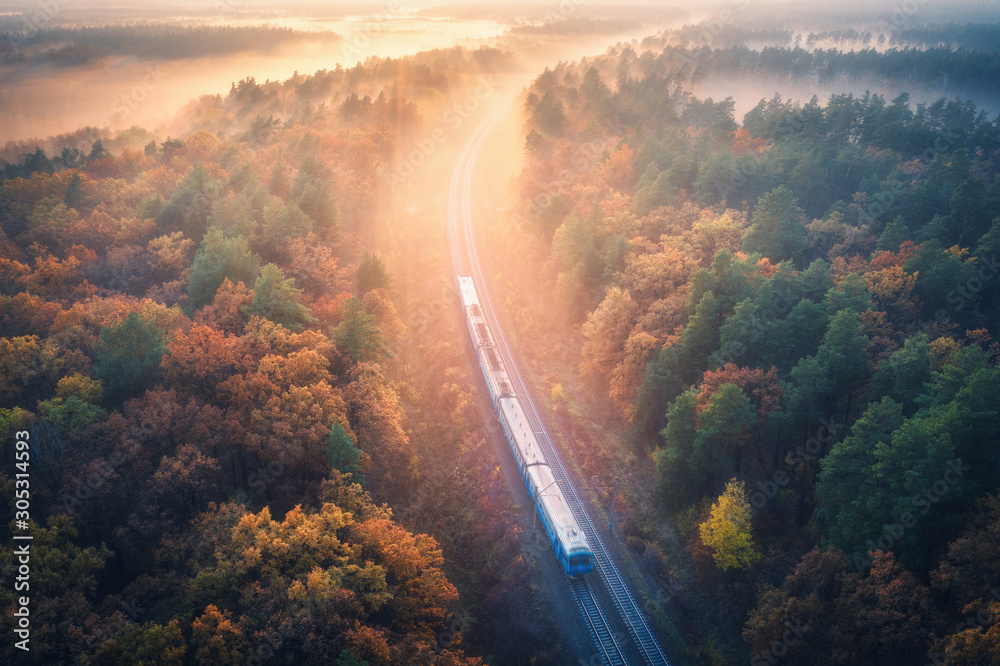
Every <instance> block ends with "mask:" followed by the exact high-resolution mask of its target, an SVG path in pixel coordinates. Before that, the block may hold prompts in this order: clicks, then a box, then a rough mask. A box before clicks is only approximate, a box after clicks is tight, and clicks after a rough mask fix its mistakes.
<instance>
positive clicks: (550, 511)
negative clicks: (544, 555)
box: [458, 276, 594, 576]
mask: <svg viewBox="0 0 1000 666" xmlns="http://www.w3.org/2000/svg"><path fill="white" fill-rule="evenodd" d="M458 288H459V293H460V296H461V299H462V306H463V307H464V308H465V320H466V323H467V324H468V326H469V334H470V335H471V336H472V344H473V346H474V347H475V349H476V356H477V357H478V359H479V367H480V368H482V370H483V375H484V376H485V377H486V384H487V386H489V389H490V397H491V398H492V400H493V407H494V408H495V409H496V412H497V417H498V418H499V419H500V423H501V424H502V425H503V429H504V433H505V434H506V435H507V441H508V443H510V448H511V450H512V451H513V452H514V459H515V460H517V466H518V468H519V469H520V470H521V478H522V479H523V480H524V484H525V486H527V488H528V493H529V494H530V495H531V498H532V499H533V500H534V501H535V506H536V507H537V508H538V515H539V517H541V519H542V524H543V525H544V526H545V531H546V533H547V534H548V535H549V540H550V541H551V542H552V547H553V548H554V549H555V551H556V557H557V558H559V562H560V564H562V567H563V570H564V571H565V572H566V573H567V574H569V575H571V576H576V575H579V574H585V573H589V572H591V571H593V569H594V553H593V551H591V549H590V545H589V544H588V543H587V537H586V536H585V535H584V533H583V530H582V529H580V524H579V523H578V522H577V520H576V517H575V516H574V515H573V511H572V509H571V508H570V506H569V503H568V502H567V501H566V497H565V495H563V492H562V489H561V488H560V487H559V484H558V483H556V478H555V475H554V474H553V473H552V468H551V467H550V466H549V463H548V461H547V460H546V459H545V454H544V453H543V452H542V448H541V446H540V445H539V443H538V438H537V437H536V436H535V431H534V428H532V427H531V425H530V423H529V421H528V417H527V415H526V414H525V411H524V408H523V406H522V405H521V401H520V400H519V399H518V397H517V394H516V392H515V391H514V387H513V384H512V383H511V381H510V375H509V374H508V373H507V368H506V367H505V365H504V362H503V358H502V357H501V356H500V353H499V350H498V349H497V347H496V344H495V342H494V339H493V334H492V332H491V331H490V327H489V324H488V323H487V321H486V317H485V315H484V314H483V310H482V306H481V304H480V302H479V295H478V294H477V292H476V286H475V284H474V283H473V282H472V278H471V277H465V276H460V277H459V278H458Z"/></svg>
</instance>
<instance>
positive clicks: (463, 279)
mask: <svg viewBox="0 0 1000 666" xmlns="http://www.w3.org/2000/svg"><path fill="white" fill-rule="evenodd" d="M458 293H459V296H460V297H461V299H462V307H463V308H467V307H469V306H470V305H472V304H475V305H479V294H477V293H476V285H475V283H474V282H473V281H472V278H471V277H468V276H465V275H460V276H458Z"/></svg>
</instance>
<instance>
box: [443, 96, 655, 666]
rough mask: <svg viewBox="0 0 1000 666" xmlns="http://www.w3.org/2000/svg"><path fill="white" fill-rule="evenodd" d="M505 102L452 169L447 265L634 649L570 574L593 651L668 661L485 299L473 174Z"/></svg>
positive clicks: (587, 584)
mask: <svg viewBox="0 0 1000 666" xmlns="http://www.w3.org/2000/svg"><path fill="white" fill-rule="evenodd" d="M506 110H507V107H502V108H500V109H497V110H496V111H494V112H493V113H492V114H490V115H489V116H488V117H487V118H486V119H485V120H484V121H483V122H482V123H481V124H480V125H479V126H478V127H477V128H476V130H475V131H474V132H473V133H472V135H471V136H470V137H469V139H468V141H466V143H465V145H464V146H463V148H462V151H461V153H460V155H459V159H458V163H457V164H456V166H455V171H454V172H453V175H452V181H451V191H450V194H449V206H448V236H449V244H450V246H451V255H452V265H453V266H454V268H455V271H456V272H457V274H458V275H470V276H472V278H473V281H474V282H475V284H476V289H477V291H478V292H479V297H480V301H481V305H482V307H483V310H484V313H485V314H486V318H487V321H489V323H490V327H491V328H492V330H493V332H494V337H495V342H496V343H497V347H498V349H499V350H500V353H501V355H502V356H503V360H504V363H505V364H506V365H507V368H508V372H509V374H510V377H511V381H512V382H513V384H514V390H515V392H516V393H517V395H518V397H519V398H520V400H521V404H522V406H523V407H524V411H525V413H526V415H527V417H528V420H529V423H530V425H531V427H532V429H533V430H534V432H535V436H536V437H537V439H538V441H539V444H540V445H541V447H542V450H543V452H544V453H545V456H546V458H547V459H548V462H549V466H550V467H551V468H552V471H553V474H554V475H555V478H556V480H557V482H558V483H559V486H560V488H561V489H562V491H563V494H564V495H565V496H566V499H567V501H568V503H569V505H570V508H571V509H572V511H573V514H574V515H575V516H576V519H577V521H578V522H579V523H580V526H581V527H582V529H583V531H584V533H585V534H586V536H587V540H588V541H589V542H590V547H591V549H592V550H593V552H594V569H595V571H594V573H596V574H597V577H598V578H599V579H600V580H601V581H602V582H603V584H604V587H605V588H606V589H607V592H608V595H609V596H610V598H611V600H612V602H613V605H614V608H613V609H611V610H612V611H613V612H614V614H615V615H617V616H618V617H620V618H621V621H622V623H623V624H624V625H625V626H626V627H627V629H628V633H629V636H630V638H631V641H632V644H633V646H634V649H631V650H630V649H629V647H630V646H628V645H625V644H624V643H627V641H624V640H622V637H621V636H620V635H616V633H615V631H614V630H613V628H612V625H613V622H612V621H611V619H610V618H609V617H608V614H609V612H610V611H609V609H605V608H602V604H601V603H600V601H599V597H598V595H597V594H596V590H595V589H594V588H595V581H594V574H590V575H589V576H588V577H586V578H577V579H572V578H569V577H567V580H568V581H569V586H570V589H571V591H572V593H573V596H574V597H575V599H576V602H577V605H578V606H579V608H580V611H581V613H582V615H583V617H584V619H585V621H586V623H587V627H588V629H589V630H590V633H591V636H592V637H593V638H594V642H595V645H596V646H597V649H598V652H599V654H600V656H601V658H602V659H603V660H604V661H605V663H607V664H609V665H610V666H619V665H625V664H631V663H633V661H634V660H630V659H629V654H631V653H637V654H638V655H640V656H641V659H642V662H643V663H645V664H648V665H649V666H669V664H670V662H669V661H668V660H667V657H666V655H665V654H664V652H663V648H662V647H661V646H660V644H659V641H658V640H657V639H656V636H655V635H654V634H653V632H652V630H651V628H650V626H649V621H648V620H647V618H646V615H645V613H644V612H643V611H642V609H641V608H640V606H639V604H638V603H636V600H635V597H634V596H633V595H632V592H631V591H630V590H629V587H628V585H627V584H626V581H625V578H624V577H623V576H622V575H621V572H620V571H619V570H618V567H617V566H616V565H615V563H614V560H613V559H612V557H611V556H610V553H609V552H608V549H607V548H606V547H605V544H604V540H603V539H602V537H601V535H600V533H599V532H598V530H597V528H596V527H595V523H594V521H593V520H592V519H591V517H590V512H589V511H588V510H587V507H586V505H585V504H584V501H583V500H582V498H581V497H580V495H579V494H578V493H577V490H576V487H575V485H574V484H573V483H572V481H571V479H570V477H569V475H568V474H567V473H566V468H565V466H564V465H563V462H562V459H561V457H560V456H559V453H558V451H556V449H555V447H554V446H552V442H551V440H550V439H549V436H548V433H547V431H546V428H545V424H544V423H543V422H542V420H541V418H540V417H539V412H538V409H537V408H536V406H535V403H534V401H533V400H532V398H531V393H530V392H529V391H528V390H527V385H526V384H525V382H524V380H523V379H522V377H521V374H520V372H519V371H518V369H517V365H516V364H515V363H514V358H513V355H512V354H511V350H510V347H509V346H508V344H507V338H506V336H505V335H504V333H503V330H502V328H501V327H500V325H499V318H498V317H497V315H496V312H495V310H494V308H493V302H492V300H491V299H490V295H489V290H488V283H487V281H486V280H485V278H484V274H483V270H482V267H481V265H480V262H479V255H478V253H477V250H476V245H475V239H474V236H473V231H472V196H471V186H472V176H473V172H474V168H473V167H474V166H475V162H476V157H477V156H478V152H479V149H480V147H481V146H482V144H483V142H484V141H485V140H486V137H487V136H488V135H489V133H490V131H491V130H492V129H493V127H494V126H495V125H496V124H497V122H499V120H500V119H501V118H502V117H503V114H504V113H505V112H506Z"/></svg>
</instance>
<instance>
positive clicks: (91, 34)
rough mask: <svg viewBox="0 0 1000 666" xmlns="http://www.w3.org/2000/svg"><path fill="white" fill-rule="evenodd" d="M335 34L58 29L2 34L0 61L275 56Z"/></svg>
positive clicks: (163, 27) (158, 27)
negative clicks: (257, 53) (256, 53)
mask: <svg viewBox="0 0 1000 666" xmlns="http://www.w3.org/2000/svg"><path fill="white" fill-rule="evenodd" d="M339 39H340V36H339V35H337V34H336V33H333V32H300V31H295V30H292V29H291V28H279V27H274V26H177V25H169V24H152V25H137V24H129V25H115V26H98V27H92V28H55V29H52V30H38V31H36V32H33V33H30V34H24V33H17V32H4V33H0V58H3V59H4V60H8V61H10V60H15V61H25V60H47V61H50V62H55V63H57V64H61V65H80V64H85V63H89V62H93V61H95V60H100V59H101V58H104V57H106V56H109V55H136V56H140V57H146V58H159V59H163V60H173V59H178V58H191V57H201V56H220V55H229V54H233V53H241V52H245V51H265V52H267V51H272V50H274V49H276V48H279V47H282V46H287V45H289V44H294V43H301V42H316V41H328V42H336V41H337V40H339Z"/></svg>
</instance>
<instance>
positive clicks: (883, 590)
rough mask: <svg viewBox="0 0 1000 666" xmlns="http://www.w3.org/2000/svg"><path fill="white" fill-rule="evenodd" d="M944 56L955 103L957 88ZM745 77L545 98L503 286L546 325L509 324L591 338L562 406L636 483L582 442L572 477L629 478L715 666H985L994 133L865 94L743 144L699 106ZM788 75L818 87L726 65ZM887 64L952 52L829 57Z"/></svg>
mask: <svg viewBox="0 0 1000 666" xmlns="http://www.w3.org/2000/svg"><path fill="white" fill-rule="evenodd" d="M665 41H669V40H665ZM768 53H771V54H772V55H771V56H768V55H767V54H768ZM948 53H949V54H950V55H948V56H947V57H945V60H943V61H940V62H948V63H950V64H953V65H954V66H955V67H956V68H957V69H956V71H952V69H950V68H939V69H937V70H936V71H937V74H936V75H937V76H948V77H952V76H953V75H955V76H958V75H960V74H961V72H962V71H964V69H965V67H966V64H965V59H964V56H963V55H962V53H961V52H954V51H949V52H948ZM733 57H734V55H733V52H732V51H731V50H730V49H728V48H727V49H714V50H708V49H706V51H705V53H704V54H698V53H697V52H695V53H691V52H684V51H678V50H677V48H675V47H673V46H666V47H664V48H663V50H662V51H656V50H653V51H648V50H642V49H640V52H637V51H636V50H635V48H634V47H633V46H630V45H624V46H619V47H617V48H615V49H611V50H610V51H609V52H607V53H606V54H605V55H603V56H601V57H598V58H592V59H586V60H584V61H582V62H578V63H561V64H560V65H559V66H557V67H554V68H551V69H547V70H546V71H545V72H544V73H543V74H542V75H540V76H539V77H538V78H537V79H536V80H535V81H534V83H533V84H532V86H531V87H530V89H529V90H528V91H527V94H526V96H525V97H524V98H523V104H524V113H525V115H526V118H527V121H526V128H525V134H526V137H525V144H524V152H525V165H524V168H523V170H522V173H521V176H520V178H519V179H518V181H517V183H516V184H515V186H514V190H515V194H514V196H515V197H516V199H517V201H518V203H517V204H515V205H514V206H513V208H512V212H513V215H512V220H513V222H512V223H513V224H514V225H515V226H516V227H517V228H520V229H522V230H523V231H524V232H525V233H524V234H523V235H518V234H512V233H510V232H509V231H508V232H499V231H498V232H496V234H497V236H496V237H497V239H498V241H500V242H502V243H503V244H504V245H505V246H506V247H507V248H508V250H507V252H506V261H508V262H511V263H513V264H515V265H516V266H517V270H508V271H507V272H506V275H505V279H506V280H507V281H509V282H510V283H511V284H512V285H518V286H519V288H520V289H519V292H520V293H523V294H544V293H546V292H547V293H549V294H553V295H554V298H549V299H544V297H541V296H539V297H537V298H536V299H535V300H534V301H532V299H531V298H527V297H526V298H524V299H522V300H521V302H520V303H519V305H520V307H521V308H522V309H521V311H520V314H519V315H517V316H516V318H515V321H517V322H518V324H519V326H520V327H521V330H522V331H523V333H524V334H525V335H536V336H541V337H542V338H543V339H548V340H550V341H552V338H553V337H555V336H556V335H557V334H558V333H557V332H558V331H559V330H564V327H565V326H567V325H568V326H571V327H572V328H573V329H574V330H575V331H577V332H576V333H575V334H574V335H573V336H572V337H571V338H570V340H572V341H573V344H575V345H576V347H575V349H571V350H566V349H564V348H561V347H560V344H559V343H558V342H555V341H552V342H551V344H552V345H553V346H552V349H553V350H555V351H556V352H557V353H553V354H551V355H550V356H549V358H550V359H553V360H551V361H550V362H549V365H548V366H545V367H546V368H548V369H552V367H554V366H556V365H558V364H560V363H565V362H566V360H567V359H572V358H574V357H576V358H578V359H579V361H580V367H579V375H580V377H581V378H582V384H577V385H574V384H567V385H565V386H564V385H563V384H562V383H560V384H559V385H558V390H556V387H555V386H553V394H554V398H553V399H554V401H555V400H556V397H558V398H562V399H565V398H564V397H563V396H564V395H566V392H567V390H569V392H570V393H572V392H574V391H575V392H576V393H577V396H578V398H579V404H578V405H577V406H576V407H571V409H575V410H579V411H574V412H573V417H574V419H575V420H580V421H586V420H587V417H586V416H585V413H586V412H587V411H589V410H592V409H593V408H594V407H595V406H596V407H598V408H600V407H602V405H603V409H604V418H605V419H606V420H605V423H606V425H605V426H604V427H605V428H606V429H612V430H615V429H619V428H620V429H621V430H622V431H623V432H624V436H623V437H622V440H624V445H625V446H626V447H627V449H628V453H627V454H626V453H625V452H624V451H619V450H616V449H615V438H614V437H611V438H608V439H607V440H605V441H601V440H600V439H598V438H597V437H596V436H591V437H589V438H588V437H587V436H586V435H583V434H582V435H581V436H580V439H579V444H578V446H580V448H581V456H582V459H583V460H584V461H586V464H588V465H589V467H588V469H589V471H590V473H592V474H604V475H605V476H604V478H607V476H606V474H607V470H608V469H618V470H627V471H629V472H631V473H632V475H633V477H634V480H633V481H632V482H631V483H630V484H627V485H628V489H627V490H626V493H627V494H628V496H629V497H628V500H629V501H628V504H629V505H630V507H631V508H630V509H629V511H630V516H629V521H628V522H627V523H626V525H625V526H624V529H626V533H628V534H630V541H629V542H630V544H631V545H633V547H634V550H635V551H636V553H637V554H643V553H645V555H644V557H646V559H647V561H650V562H652V561H661V562H663V563H665V564H663V565H662V566H665V567H666V568H667V569H668V571H669V572H670V576H666V577H661V584H662V585H663V588H664V592H665V597H667V598H669V601H668V602H667V604H666V608H667V609H668V612H670V613H672V614H674V615H675V616H677V617H680V618H681V619H682V620H686V622H687V626H688V627H689V630H690V631H689V635H690V636H691V648H690V649H691V652H692V654H694V655H695V656H697V657H698V658H699V659H700V660H701V661H703V662H704V663H714V660H724V661H726V662H736V661H743V660H745V659H746V658H747V655H748V654H749V656H750V658H751V659H752V661H754V663H773V661H774V660H777V659H778V658H779V657H782V656H784V655H786V654H787V655H788V659H789V662H788V663H813V664H821V663H829V664H834V663H844V664H876V663H923V662H924V661H925V660H927V659H928V658H929V657H928V655H930V658H933V659H935V663H948V664H973V663H978V664H983V663H993V662H992V661H991V660H994V661H995V660H996V658H997V653H996V650H997V625H996V624H994V618H995V614H996V613H998V612H1000V603H998V602H1000V594H998V592H997V590H998V589H1000V569H998V568H997V561H998V556H997V552H996V543H997V541H996V538H997V530H998V529H1000V505H998V492H1000V464H998V462H997V459H996V446H995V445H996V442H997V439H998V435H1000V432H998V428H1000V421H998V420H997V413H998V411H1000V398H998V395H997V393H996V386H997V383H998V381H1000V370H998V369H997V357H998V354H1000V346H998V344H997V343H996V341H995V340H996V336H997V326H998V318H997V315H998V303H997V294H998V291H1000V290H998V288H997V283H996V277H997V274H998V266H997V257H996V255H997V252H998V251H1000V245H998V239H1000V217H997V211H998V210H1000V205H998V204H1000V181H998V179H997V176H998V165H1000V162H998V158H1000V120H998V119H995V118H991V117H990V116H988V115H987V114H986V113H985V112H981V111H979V110H977V109H976V108H975V106H974V105H973V104H971V103H969V102H965V101H961V100H956V99H941V100H939V101H937V102H934V103H932V104H917V105H914V104H912V103H911V102H910V99H909V96H908V95H906V94H901V95H899V96H898V97H896V98H894V99H892V100H886V99H885V98H884V97H883V96H882V95H880V94H878V93H868V94H865V95H863V96H854V95H852V94H835V95H833V96H831V97H830V98H829V99H825V100H819V99H817V98H815V97H814V98H813V99H812V100H810V101H808V102H807V103H804V104H803V103H793V102H791V101H787V100H784V99H782V97H781V96H780V95H775V96H773V97H771V98H764V99H761V101H760V103H759V104H758V105H757V106H756V107H755V108H753V109H752V110H751V111H750V112H749V113H747V114H746V115H745V117H744V118H743V119H742V123H737V122H736V119H735V118H734V117H733V100H732V99H725V100H722V101H714V100H712V99H697V98H695V97H694V96H692V95H691V94H690V93H688V92H686V91H685V88H684V85H683V84H684V83H685V81H687V80H689V75H690V73H691V72H692V67H694V66H697V67H709V66H710V65H711V64H712V63H722V62H725V61H726V60H727V58H733ZM768 57H770V59H771V61H772V62H773V63H775V64H774V67H775V69H776V70H777V69H779V68H785V67H786V65H787V63H794V62H797V61H799V60H801V59H802V58H806V60H804V61H803V62H804V63H805V64H804V65H803V68H802V69H801V71H796V70H795V69H794V68H793V69H791V70H789V69H787V68H785V69H784V71H786V72H788V74H787V75H788V76H789V77H791V78H792V79H793V80H794V78H795V77H799V76H801V77H808V76H810V75H813V74H815V73H816V65H815V63H816V62H818V61H817V58H826V56H825V55H823V53H822V52H820V53H819V54H815V53H814V54H807V53H806V52H805V51H801V50H788V49H774V50H773V51H770V52H769V51H768V50H767V49H765V50H763V51H760V52H757V53H755V55H754V57H753V58H752V59H750V60H749V61H747V63H744V62H743V60H742V59H741V58H742V56H740V57H736V58H735V60H734V61H738V62H739V63H740V65H739V67H746V68H747V70H751V69H752V70H757V71H759V70H760V69H761V67H764V68H765V69H766V66H765V65H762V63H761V61H762V60H763V59H765V58H768ZM897 57H898V58H900V59H908V60H909V61H910V64H909V65H908V66H907V67H908V68H909V69H910V71H914V72H918V71H919V67H920V63H922V62H924V59H925V58H926V59H927V62H928V63H929V62H938V60H937V59H938V58H939V52H938V51H936V50H934V49H928V50H926V51H924V52H922V53H919V54H917V53H916V52H912V53H911V52H905V51H903V52H895V51H889V52H887V53H881V54H880V53H877V52H874V51H870V52H862V53H855V54H852V55H847V54H842V55H838V56H837V58H841V59H843V58H856V59H859V60H858V61H857V64H856V65H851V67H852V68H854V67H857V68H858V69H859V70H860V71H867V72H878V71H879V70H880V68H889V67H893V66H894V65H893V64H892V63H893V62H894V59H896V58H897ZM977 57H982V58H984V59H985V60H984V62H986V63H988V66H989V67H990V68H992V67H995V66H996V56H995V55H989V56H987V55H982V54H980V56H977ZM835 60H836V59H835ZM835 60H834V61H835ZM834 61H830V62H834ZM692 62H693V63H694V65H692ZM845 62H847V61H845ZM862 62H867V63H868V64H865V65H862V64H861V63H862ZM778 63H782V64H781V65H779V64H778ZM810 63H813V64H810ZM719 66H721V65H719ZM737 71H740V70H737ZM990 80H991V79H990V78H989V77H984V78H983V79H982V81H983V82H986V81H990ZM539 281H540V282H541V284H542V285H543V286H542V287H537V286H536V287H534V288H530V287H529V286H528V285H529V284H531V283H536V284H537V283H538V282H539ZM553 304H555V306H556V310H555V312H554V313H553ZM538 356H539V357H544V356H545V354H544V353H543V354H539V355H538ZM536 362H538V363H541V364H542V365H543V366H544V365H545V361H544V360H543V359H542V358H536ZM558 374H559V371H558V370H557V371H555V374H554V375H553V376H558ZM562 374H564V375H565V373H562ZM569 381H570V382H572V381H573V380H572V378H570V380H569ZM557 393H558V396H556V394H557ZM598 396H605V399H604V400H601V399H599V397H598ZM644 460H650V462H651V464H650V465H645V464H644V463H643V461H644ZM654 467H655V473H654V472H653V471H652V470H653V469H654ZM646 470H649V471H648V472H647V471H646ZM650 549H655V554H654V555H653V556H650V553H649V551H650ZM660 553H662V554H660ZM650 557H652V560H650V559H649V558H650ZM671 578H672V580H670V579H671ZM706 618H711V622H708V623H707V624H706V622H705V620H706ZM790 626H791V627H794V633H791V634H789V633H788V628H789V627H790ZM741 635H742V638H743V640H744V641H745V642H744V643H740V642H739V640H738V638H739V637H740V636H741Z"/></svg>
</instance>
